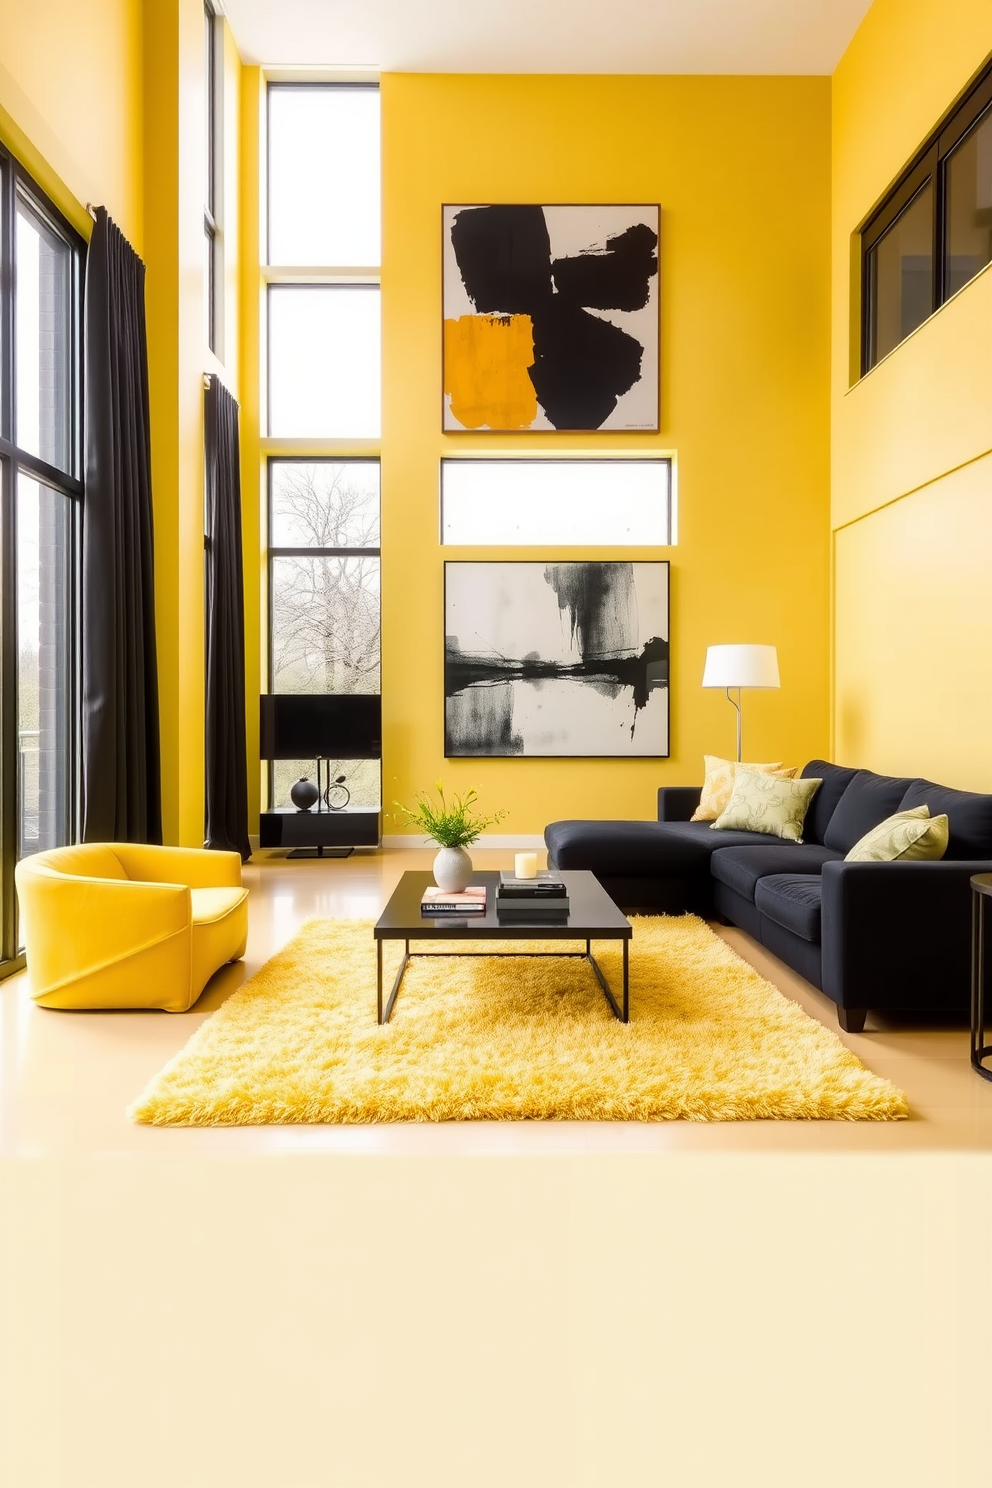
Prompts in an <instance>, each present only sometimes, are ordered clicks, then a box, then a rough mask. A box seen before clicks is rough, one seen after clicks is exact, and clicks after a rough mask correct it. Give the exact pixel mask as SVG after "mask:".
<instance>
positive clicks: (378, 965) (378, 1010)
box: [375, 940, 382, 1023]
mask: <svg viewBox="0 0 992 1488" xmlns="http://www.w3.org/2000/svg"><path fill="white" fill-rule="evenodd" d="M375 1017H376V1022H377V1023H381V1022H382V941H381V940H377V941H376V943H375Z"/></svg>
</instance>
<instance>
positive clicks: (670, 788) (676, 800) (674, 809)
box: [658, 785, 703, 822]
mask: <svg viewBox="0 0 992 1488" xmlns="http://www.w3.org/2000/svg"><path fill="white" fill-rule="evenodd" d="M702 794H703V787H702V786H701V785H663V786H662V787H661V788H660V790H659V791H658V820H659V821H663V822H677V821H688V820H689V819H690V817H691V816H692V813H693V812H694V811H695V809H696V807H697V806H698V805H699V798H700V796H701V795H702Z"/></svg>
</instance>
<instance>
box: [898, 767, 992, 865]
mask: <svg viewBox="0 0 992 1488" xmlns="http://www.w3.org/2000/svg"><path fill="white" fill-rule="evenodd" d="M913 806H929V807H930V815H931V816H940V815H942V814H943V815H946V816H947V823H948V826H949V827H950V838H949V840H948V843H947V852H946V853H945V854H944V857H945V859H953V860H954V861H955V862H960V861H962V860H963V859H968V858H992V796H980V795H978V794H977V793H976V792H975V791H963V790H952V789H951V787H950V786H948V785H934V783H933V781H931V780H914V781H913V782H912V784H911V785H910V787H909V790H908V791H907V792H906V794H905V796H903V799H902V804H901V806H900V808H899V809H900V811H909V810H910V809H911V808H912V807H913Z"/></svg>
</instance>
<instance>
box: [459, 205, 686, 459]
mask: <svg viewBox="0 0 992 1488" xmlns="http://www.w3.org/2000/svg"><path fill="white" fill-rule="evenodd" d="M442 213H443V216H442V230H443V307H444V308H443V313H444V379H443V380H444V420H443V426H444V429H445V430H446V431H454V430H472V429H478V430H485V429H498V430H504V431H512V430H523V429H528V430H555V429H559V430H568V431H578V430H587V429H602V430H604V431H608V430H633V429H640V430H648V431H654V430H657V428H658V420H659V412H658V235H659V229H660V216H661V209H660V208H659V207H657V206H530V205H513V204H507V205H494V206H464V207H451V206H446V207H444V208H443V209H442Z"/></svg>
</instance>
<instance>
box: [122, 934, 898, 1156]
mask: <svg viewBox="0 0 992 1488" xmlns="http://www.w3.org/2000/svg"><path fill="white" fill-rule="evenodd" d="M632 923H633V925H634V939H633V943H632V946H631V957H630V969H631V978H630V1007H631V1021H630V1023H628V1024H627V1025H623V1024H621V1023H618V1022H617V1021H616V1020H615V1019H614V1018H613V1016H612V1014H611V1013H610V1011H609V1009H608V1008H607V1006H606V1001H605V999H604V997H603V994H602V992H601V991H600V988H599V985H598V983H597V982H596V978H595V976H594V974H593V971H592V968H591V967H590V966H589V965H588V963H587V962H584V961H581V960H563V959H557V958H556V959H548V960H544V959H539V958H538V957H536V956H528V957H526V958H523V959H520V958H509V957H506V958H504V957H500V956H499V955H487V956H485V957H484V958H482V959H470V958H468V957H466V956H464V955H463V956H461V957H459V956H457V955H456V954H450V946H444V945H443V944H442V943H440V942H430V943H427V942H421V943H420V946H421V949H425V950H428V949H429V950H431V951H432V952H433V951H438V952H440V953H441V954H440V956H439V959H437V960H426V959H422V958H418V959H414V960H412V961H411V962H410V964H409V965H408V967H407V969H406V973H405V976H404V979H403V985H402V987H401V988H400V994H399V997H398V998H397V1001H396V1006H395V1008H394V1010H393V1017H392V1021H391V1022H390V1023H389V1024H387V1025H385V1026H383V1027H380V1026H379V1025H378V1024H377V1023H376V1021H375V951H374V943H373V939H372V924H371V921H356V920H314V921H311V922H310V923H308V924H307V925H305V926H304V927H303V929H302V930H301V931H300V932H299V934H298V935H297V936H296V937H295V938H294V939H293V940H292V941H290V943H289V944H288V945H287V946H286V947H285V949H284V950H282V951H280V952H279V954H278V955H276V956H273V958H272V960H271V961H269V962H267V963H266V965H265V966H263V967H262V969H261V971H259V972H258V973H257V974H256V975H255V976H253V977H252V978H251V980H250V981H248V982H246V983H245V984H244V985H243V986H242V987H240V988H239V989H238V991H237V992H235V993H234V994H233V995H232V996H231V997H230V998H229V999H228V1001H227V1002H225V1003H224V1005H223V1006H222V1007H221V1008H220V1009H219V1010H218V1011H217V1012H216V1013H214V1014H213V1016H212V1017H210V1018H209V1019H208V1020H207V1021H206V1022H205V1023H204V1024H203V1025H202V1026H201V1027H200V1029H199V1030H198V1031H197V1032H196V1033H195V1034H194V1035H193V1037H192V1038H191V1039H190V1041H189V1043H188V1044H187V1045H186V1048H185V1049H183V1051H182V1052H181V1053H180V1054H179V1055H177V1056H176V1058H175V1059H173V1060H172V1061H171V1063H170V1064H168V1065H167V1066H166V1068H165V1069H164V1070H163V1071H162V1072H161V1073H160V1074H159V1075H158V1076H157V1077H156V1078H155V1079H154V1080H153V1081H152V1083H151V1085H150V1086H149V1087H148V1089H147V1090H146V1091H145V1092H144V1094H143V1095H142V1096H141V1097H140V1099H139V1100H137V1101H136V1102H135V1104H134V1105H133V1106H132V1107H131V1108H130V1111H129V1113H128V1114H129V1115H130V1116H131V1117H132V1119H133V1120H135V1121H139V1122H146V1123H153V1124H157V1125H182V1126H227V1125H265V1124H271V1123H281V1122H321V1123H328V1122H330V1123H338V1122H372V1121H478V1120H523V1119H528V1118H530V1119H541V1120H548V1119H553V1120H564V1121H673V1120H677V1119H680V1118H681V1119H687V1120H690V1121H739V1120H754V1119H758V1118H768V1117H772V1118H778V1119H783V1120H796V1119H838V1120H843V1121H891V1120H897V1119H899V1118H900V1117H905V1116H906V1115H907V1114H908V1111H907V1106H906V1100H905V1097H904V1096H903V1095H902V1094H901V1093H900V1092H899V1091H898V1090H896V1088H895V1087H894V1086H893V1085H890V1084H889V1083H888V1081H886V1080H883V1079H880V1078H879V1077H878V1076H876V1075H873V1074H871V1073H870V1072H869V1071H868V1070H867V1069H865V1067H864V1065H863V1064H862V1063H861V1062H860V1060H859V1059H857V1058H856V1056H855V1055H854V1054H852V1053H851V1052H850V1050H849V1049H847V1048H846V1047H845V1046H844V1044H843V1043H842V1042H841V1041H840V1039H839V1038H838V1037H837V1036H836V1034H834V1033H832V1032H831V1031H830V1030H829V1029H827V1028H825V1027H823V1025H822V1024H820V1023H818V1022H817V1021H816V1020H815V1019H813V1018H810V1017H809V1016H808V1015H807V1014H806V1013H804V1012H803V1010H802V1009H801V1008H800V1007H799V1006H798V1005H797V1004H796V1003H794V1002H791V1001H790V1000H789V999H788V998H786V997H783V996H782V994H781V993H780V992H778V991H777V990H776V989H775V988H774V987H772V986H770V985H769V983H768V982H766V981H765V980H764V979H763V978H762V977H761V976H759V975H758V973H757V972H756V971H755V970H754V969H753V968H752V967H750V966H749V965H748V964H747V963H746V962H745V961H743V960H741V958H740V957H739V956H738V955H737V954H736V953H735V952H734V951H733V950H731V948H730V947H729V946H728V945H727V944H726V943H725V942H724V941H723V940H721V939H720V938H719V936H717V935H714V933H713V932H712V931H711V930H710V929H709V928H708V926H707V925H705V924H704V923H703V921H702V920H699V919H696V918H695V917H694V916H692V915H686V916H684V917H678V918H673V917H658V918H655V917H644V918H635V919H634V920H633V922H632ZM462 945H463V948H464V949H465V950H469V949H471V950H478V949H485V947H481V946H480V945H479V943H478V942H477V943H475V944H474V945H472V944H471V943H467V942H463V943H462ZM551 948H552V947H551V946H549V945H548V944H547V943H545V944H544V945H543V946H538V945H535V946H534V949H535V950H537V949H551ZM400 950H401V946H400V945H398V944H396V943H387V946H386V957H385V959H386V968H387V975H388V980H387V981H386V991H387V992H388V989H389V986H390V984H391V981H392V968H393V967H395V966H396V965H398V962H399V953H400ZM594 951H595V953H596V955H597V959H598V960H599V962H600V965H601V966H602V967H603V970H604V972H605V973H606V975H607V976H608V977H609V979H610V982H611V985H612V986H613V987H614V988H617V987H618V986H619V982H620V949H619V945H618V944H617V943H614V944H613V945H612V946H610V945H608V944H606V943H603V942H600V943H599V944H598V945H597V946H594Z"/></svg>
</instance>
